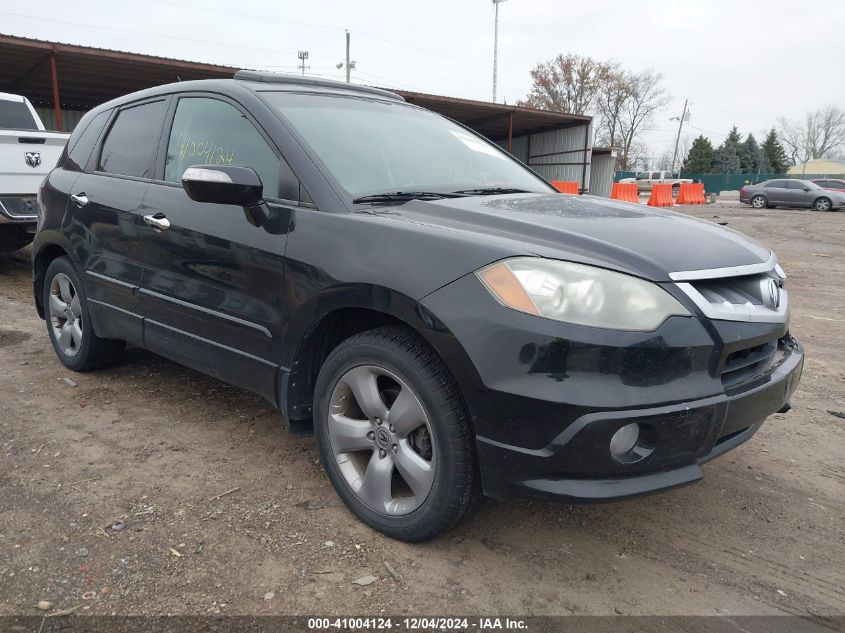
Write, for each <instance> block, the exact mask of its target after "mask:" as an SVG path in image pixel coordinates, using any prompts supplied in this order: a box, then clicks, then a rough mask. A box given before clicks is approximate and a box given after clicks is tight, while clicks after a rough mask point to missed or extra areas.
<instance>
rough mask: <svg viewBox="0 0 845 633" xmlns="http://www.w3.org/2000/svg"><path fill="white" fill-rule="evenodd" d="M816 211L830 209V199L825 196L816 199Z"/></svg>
mask: <svg viewBox="0 0 845 633" xmlns="http://www.w3.org/2000/svg"><path fill="white" fill-rule="evenodd" d="M816 211H830V200H828V199H827V198H820V199H819V200H816Z"/></svg>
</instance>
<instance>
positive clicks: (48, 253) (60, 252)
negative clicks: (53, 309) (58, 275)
mask: <svg viewBox="0 0 845 633" xmlns="http://www.w3.org/2000/svg"><path fill="white" fill-rule="evenodd" d="M59 257H68V258H69V259H70V260H71V261H73V262H74V264H76V262H75V261H74V258H73V256H72V255H71V250H70V248H68V246H67V244H63V243H62V242H60V241H59V240H36V243H35V245H34V246H33V250H32V290H33V294H34V295H35V309H36V310H37V311H38V316H40V317H41V318H42V319H43V318H44V301H43V297H44V278H45V277H46V275H47V269H48V268H49V267H50V264H51V263H52V262H53V261H54V260H56V259H58V258H59Z"/></svg>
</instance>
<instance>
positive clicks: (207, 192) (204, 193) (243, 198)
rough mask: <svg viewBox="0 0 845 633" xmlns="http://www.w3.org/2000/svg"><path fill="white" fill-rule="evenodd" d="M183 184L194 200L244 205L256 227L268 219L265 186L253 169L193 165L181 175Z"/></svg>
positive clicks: (248, 218)
mask: <svg viewBox="0 0 845 633" xmlns="http://www.w3.org/2000/svg"><path fill="white" fill-rule="evenodd" d="M182 187H183V188H184V189H185V193H187V194H188V197H189V198H190V199H191V200H194V201H196V202H211V203H216V204H231V205H237V206H239V207H243V209H244V213H245V214H246V218H247V220H248V221H249V222H250V224H252V225H253V226H261V225H262V224H264V222H266V221H267V218H268V216H269V210H268V208H267V203H266V202H265V201H264V185H263V184H262V183H261V178H259V176H258V174H257V173H256V172H255V170H254V169H252V168H250V167H234V166H229V165H194V166H192V167H188V168H187V169H186V170H185V173H184V174H183V175H182Z"/></svg>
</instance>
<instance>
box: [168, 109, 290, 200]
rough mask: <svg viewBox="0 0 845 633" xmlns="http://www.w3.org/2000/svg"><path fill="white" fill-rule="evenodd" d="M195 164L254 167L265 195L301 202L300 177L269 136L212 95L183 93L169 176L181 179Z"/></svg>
mask: <svg viewBox="0 0 845 633" xmlns="http://www.w3.org/2000/svg"><path fill="white" fill-rule="evenodd" d="M192 165H237V166H240V167H251V168H252V169H254V170H255V171H256V173H257V174H258V176H259V178H261V183H262V184H263V185H264V195H265V196H267V197H271V198H282V199H284V200H293V201H298V200H299V181H298V180H297V179H296V177H295V176H294V174H293V172H292V171H291V169H290V167H289V166H288V165H287V163H286V162H285V161H283V160H280V159H279V157H278V156H277V155H276V153H275V152H274V151H273V150H272V149H271V148H270V145H269V144H268V143H267V141H266V140H264V137H263V136H262V135H261V134H260V133H259V132H258V130H257V129H256V128H255V126H254V125H253V124H252V122H250V121H249V120H248V119H247V118H246V117H245V116H244V115H243V113H241V111H240V110H238V109H237V108H236V107H235V106H233V105H232V104H230V103H227V102H225V101H221V100H220V99H212V98H210V97H182V98H181V99H179V103H178V104H177V106H176V113H175V115H174V117H173V126H172V128H171V131H170V140H169V141H168V144H167V158H166V159H165V165H164V179H165V180H166V181H168V182H175V183H178V182H181V181H182V174H184V173H185V170H186V169H187V168H188V167H190V166H192Z"/></svg>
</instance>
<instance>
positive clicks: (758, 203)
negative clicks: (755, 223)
mask: <svg viewBox="0 0 845 633" xmlns="http://www.w3.org/2000/svg"><path fill="white" fill-rule="evenodd" d="M751 206H752V207H754V208H755V209H762V208H763V207H765V206H766V199H765V198H764V197H763V196H754V197H753V198H752V199H751Z"/></svg>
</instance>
